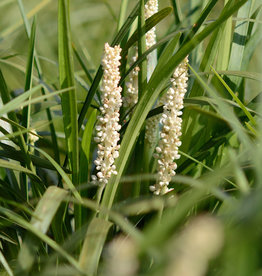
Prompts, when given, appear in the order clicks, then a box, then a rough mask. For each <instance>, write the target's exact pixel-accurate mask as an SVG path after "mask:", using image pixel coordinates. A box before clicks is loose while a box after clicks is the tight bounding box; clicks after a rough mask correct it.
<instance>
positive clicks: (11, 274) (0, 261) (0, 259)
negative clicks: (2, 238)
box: [0, 250, 14, 276]
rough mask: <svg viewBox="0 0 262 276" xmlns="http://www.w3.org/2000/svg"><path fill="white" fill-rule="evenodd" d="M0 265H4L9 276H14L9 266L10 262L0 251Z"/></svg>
mask: <svg viewBox="0 0 262 276" xmlns="http://www.w3.org/2000/svg"><path fill="white" fill-rule="evenodd" d="M0 263H1V264H2V266H3V267H4V269H5V270H6V272H7V273H8V275H9V276H13V275H14V273H13V271H12V270H11V268H10V266H9V265H8V262H7V261H6V259H5V256H4V255H3V253H2V251H1V250H0Z"/></svg>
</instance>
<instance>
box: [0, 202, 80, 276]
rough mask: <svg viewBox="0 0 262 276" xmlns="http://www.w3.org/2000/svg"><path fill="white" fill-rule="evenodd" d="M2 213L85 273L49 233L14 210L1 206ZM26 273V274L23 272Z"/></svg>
mask: <svg viewBox="0 0 262 276" xmlns="http://www.w3.org/2000/svg"><path fill="white" fill-rule="evenodd" d="M0 213H1V214H3V215H4V216H6V217H7V218H8V219H9V220H11V221H12V222H13V223H15V224H17V225H19V226H21V227H23V228H24V229H26V230H28V231H30V232H31V233H32V234H34V235H35V236H36V237H38V238H39V239H40V240H42V241H44V242H45V243H47V244H48V245H49V246H50V247H51V248H53V249H54V250H55V251H57V252H58V253H59V254H60V255H61V256H63V257H64V258H65V259H66V260H67V261H68V262H69V263H70V264H71V265H72V266H74V267H75V268H76V269H77V270H78V271H79V272H80V273H83V271H82V270H81V268H80V267H79V265H78V263H77V261H76V260H75V259H74V258H73V257H72V256H70V255H69V254H68V253H67V252H66V251H65V250H64V249H63V248H62V247H61V246H59V245H58V244H57V243H56V242H55V241H54V240H52V239H51V238H49V237H48V236H47V235H45V234H44V233H42V232H41V231H40V230H39V229H37V228H35V226H34V225H32V224H31V223H29V222H27V221H26V220H25V219H24V218H22V217H21V216H19V215H18V214H16V213H14V212H13V211H11V210H9V209H7V208H4V207H1V206H0ZM22 275H24V274H22Z"/></svg>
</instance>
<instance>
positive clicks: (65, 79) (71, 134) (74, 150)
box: [58, 0, 79, 223]
mask: <svg viewBox="0 0 262 276" xmlns="http://www.w3.org/2000/svg"><path fill="white" fill-rule="evenodd" d="M69 10H70V9H69V0H59V6H58V56H59V79H60V87H61V88H62V89H64V88H69V87H71V89H70V90H69V91H68V92H67V93H64V94H63V95H62V96H61V100H62V111H63V120H64V131H65V137H66V142H67V150H68V158H69V163H70V168H71V170H72V173H73V174H72V180H73V183H74V185H76V186H77V185H78V173H79V159H78V154H79V146H78V127H77V116H78V114H77V98H76V91H75V89H74V88H72V87H74V67H73V51H72V43H71V31H70V16H69ZM76 220H77V218H76ZM76 223H77V222H76Z"/></svg>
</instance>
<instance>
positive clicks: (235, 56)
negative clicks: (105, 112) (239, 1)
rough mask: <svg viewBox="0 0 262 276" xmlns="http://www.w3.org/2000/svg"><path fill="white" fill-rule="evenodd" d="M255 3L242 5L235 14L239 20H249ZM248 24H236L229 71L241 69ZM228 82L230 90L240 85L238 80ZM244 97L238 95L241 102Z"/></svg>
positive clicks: (232, 79)
mask: <svg viewBox="0 0 262 276" xmlns="http://www.w3.org/2000/svg"><path fill="white" fill-rule="evenodd" d="M254 3H255V1H254V0H250V1H247V3H246V4H245V5H243V6H242V7H241V8H240V9H239V11H238V14H237V17H239V18H250V16H251V9H252V6H253V5H254ZM248 26H249V23H248V22H241V23H239V24H238V22H237V23H236V26H235V30H234V34H233V41H232V46H231V55H230V60H229V66H228V70H230V71H233V70H234V71H238V70H240V69H241V67H242V62H243V58H244V51H245V45H246V39H247V35H248ZM230 80H231V81H232V82H233V83H234V87H232V88H234V89H235V88H236V89H238V88H239V85H240V83H241V79H240V78H235V77H230ZM243 97H244V95H240V99H242V100H243Z"/></svg>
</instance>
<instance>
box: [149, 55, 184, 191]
mask: <svg viewBox="0 0 262 276" xmlns="http://www.w3.org/2000/svg"><path fill="white" fill-rule="evenodd" d="M187 81H188V58H187V57H186V58H185V59H184V60H183V62H182V63H181V64H180V65H179V66H178V67H177V68H176V70H175V72H174V74H173V78H172V79H171V82H172V87H170V88H169V90H168V91H167V94H166V97H165V104H164V106H163V108H164V111H163V114H162V117H161V120H160V123H161V124H162V130H161V133H160V140H159V144H158V147H156V152H157V153H156V155H155V157H156V158H158V181H157V183H156V184H155V185H154V186H151V187H150V190H151V191H152V192H154V193H155V194H156V195H159V194H165V193H167V192H169V191H171V190H172V189H169V188H168V184H169V182H170V181H171V178H172V176H174V175H175V170H176V168H177V164H176V163H175V161H174V160H177V159H179V158H180V155H179V154H178V148H179V146H180V145H181V141H180V139H179V137H180V136H181V125H182V119H181V118H180V117H179V116H181V115H182V111H181V109H182V108H183V100H184V96H185V93H186V91H187Z"/></svg>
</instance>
